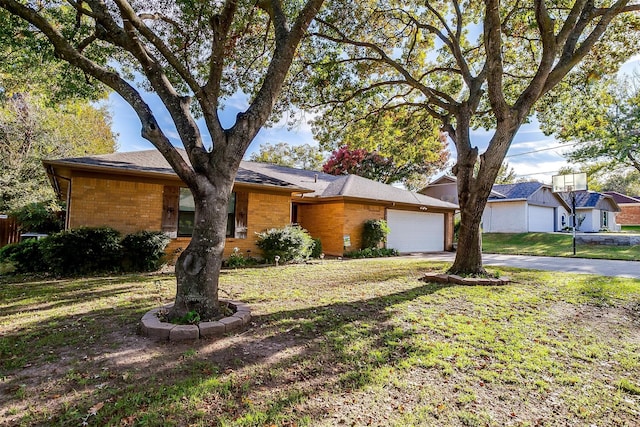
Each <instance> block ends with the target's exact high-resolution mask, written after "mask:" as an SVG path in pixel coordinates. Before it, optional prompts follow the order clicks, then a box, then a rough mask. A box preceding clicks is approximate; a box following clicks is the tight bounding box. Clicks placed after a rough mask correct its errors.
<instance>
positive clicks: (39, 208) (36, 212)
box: [11, 202, 64, 233]
mask: <svg viewBox="0 0 640 427" xmlns="http://www.w3.org/2000/svg"><path fill="white" fill-rule="evenodd" d="M11 216H13V217H14V218H15V219H16V221H17V222H18V225H19V226H20V229H21V230H22V231H23V232H26V231H33V232H39V233H57V232H58V231H60V230H62V228H63V227H64V220H63V217H64V214H63V212H62V211H61V209H60V208H59V207H58V206H52V205H51V204H50V203H45V202H38V203H30V204H28V205H25V206H23V207H21V208H19V209H15V210H13V211H11Z"/></svg>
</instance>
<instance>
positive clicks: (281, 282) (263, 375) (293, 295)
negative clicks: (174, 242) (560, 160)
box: [0, 258, 640, 427]
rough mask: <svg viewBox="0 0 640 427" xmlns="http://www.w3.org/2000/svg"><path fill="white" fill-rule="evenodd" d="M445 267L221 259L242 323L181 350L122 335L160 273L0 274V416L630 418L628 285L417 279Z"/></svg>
mask: <svg viewBox="0 0 640 427" xmlns="http://www.w3.org/2000/svg"><path fill="white" fill-rule="evenodd" d="M446 267H447V266H446V265H445V264H438V263H431V262H427V261H424V260H420V259H398V258H395V259H393V258H391V259H377V260H354V261H326V262H325V263H323V264H320V263H318V264H314V265H300V266H285V267H279V268H276V267H270V268H261V269H248V270H232V271H225V272H223V275H222V283H221V296H225V297H231V298H233V299H238V300H241V301H244V302H247V303H248V304H250V306H251V307H252V309H253V310H254V313H253V314H254V319H253V322H252V324H251V327H250V328H249V329H247V330H246V331H244V332H242V333H239V334H237V335H234V336H230V337H227V338H223V339H219V340H211V341H200V342H194V343H182V344H180V343H165V342H162V343H154V342H151V341H148V340H147V339H145V338H143V337H140V336H138V335H137V334H136V323H137V321H138V320H139V319H140V317H141V316H142V315H143V314H144V313H145V312H146V311H147V310H149V309H151V308H153V307H156V306H157V305H159V304H161V303H166V302H169V301H170V300H171V298H172V295H173V292H174V286H175V284H174V279H173V278H172V277H171V276H121V277H113V278H89V279H75V280H59V281H56V280H25V281H22V280H18V279H16V278H14V279H12V280H8V279H6V278H5V279H2V278H0V425H69V426H80V425H96V426H103V425H113V426H133V425H152V426H171V425H175V426H186V425H193V426H289V427H291V426H335V425H346V426H366V425H374V426H411V425H422V426H434V425H440V426H503V425H513V426H535V425H603V426H604V425H620V426H625V425H627V426H631V425H636V423H637V420H638V414H639V413H640V380H639V378H640V332H639V328H638V325H639V324H640V281H638V280H631V279H620V278H601V277H593V276H583V275H569V274H562V273H545V272H529V271H522V270H511V269H507V268H501V271H502V272H503V273H506V274H508V275H509V276H510V277H511V278H512V279H513V283H512V284H511V285H507V286H502V287H464V286H449V285H441V284H434V283H424V282H421V281H419V280H418V279H419V278H420V277H421V276H422V275H423V273H424V272H427V271H433V270H436V271H441V270H443V269H445V268H446Z"/></svg>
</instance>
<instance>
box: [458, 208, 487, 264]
mask: <svg viewBox="0 0 640 427" xmlns="http://www.w3.org/2000/svg"><path fill="white" fill-rule="evenodd" d="M481 221H482V210H480V212H479V213H478V205H477V202H476V203H467V204H466V206H464V207H462V206H460V231H459V232H458V246H457V249H456V258H455V260H454V262H453V265H452V266H451V268H450V269H449V272H450V273H452V274H471V275H478V274H484V273H486V272H485V270H484V267H483V266H482V244H481V240H480V239H481V236H480V223H481Z"/></svg>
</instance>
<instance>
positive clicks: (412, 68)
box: [302, 0, 640, 273]
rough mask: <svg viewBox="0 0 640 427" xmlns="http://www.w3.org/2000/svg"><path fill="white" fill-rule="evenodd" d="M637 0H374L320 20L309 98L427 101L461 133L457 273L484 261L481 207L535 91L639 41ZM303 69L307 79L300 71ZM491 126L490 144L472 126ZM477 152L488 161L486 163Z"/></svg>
mask: <svg viewBox="0 0 640 427" xmlns="http://www.w3.org/2000/svg"><path fill="white" fill-rule="evenodd" d="M638 9H640V6H639V5H638V1H637V0H617V1H609V0H604V1H603V0H575V1H568V0H553V1H545V0H526V1H519V0H508V1H507V0H504V1H500V0H485V1H469V2H462V1H459V0H437V1H420V2H412V3H407V2H403V1H402V2H401V1H397V0H367V1H361V2H349V3H343V4H336V5H331V7H328V8H326V9H325V10H324V12H323V14H322V16H321V17H319V19H318V20H317V21H318V22H319V29H318V31H316V32H315V33H314V35H315V36H316V38H315V41H314V46H313V47H314V49H310V50H309V51H311V52H315V53H314V54H313V55H311V57H310V58H309V59H308V61H309V63H310V64H311V66H310V67H309V68H308V69H307V70H308V72H309V73H310V76H311V77H313V78H314V79H315V80H314V83H315V87H316V89H317V90H316V91H315V92H314V93H313V94H312V96H310V97H308V98H307V99H306V104H307V105H314V106H316V107H320V106H324V108H325V110H324V111H325V117H323V120H331V117H341V118H343V119H344V118H348V120H350V121H353V122H357V121H359V120H366V119H367V117H370V116H371V115H372V114H384V113H385V112H387V111H395V110H397V109H400V108H409V107H410V108H419V109H420V110H421V111H423V112H424V113H427V114H428V115H429V116H431V117H432V118H433V119H435V120H437V122H438V123H439V125H440V127H441V131H443V132H446V133H447V134H448V136H449V137H450V138H451V139H452V140H453V142H454V143H455V146H456V151H457V161H456V164H455V166H454V168H453V171H454V173H455V175H456V177H457V187H458V199H459V203H460V210H461V228H460V234H459V240H458V250H457V254H456V259H455V262H454V264H453V266H452V267H451V271H452V272H456V273H482V272H484V269H483V266H482V254H481V247H480V239H479V229H480V222H481V218H482V212H483V210H484V207H485V205H486V202H487V199H488V197H489V194H490V192H491V188H492V186H493V183H494V182H495V180H496V177H497V176H498V172H499V170H500V167H501V165H502V163H503V160H504V158H505V155H506V153H507V150H508V149H509V146H510V145H511V142H512V140H513V137H514V135H515V134H516V132H517V131H518V129H519V128H520V126H521V125H522V124H523V123H525V122H526V121H527V119H528V118H529V117H530V114H531V113H532V111H533V108H534V106H535V105H536V102H537V101H538V100H540V99H541V98H543V97H545V96H550V92H551V91H552V89H554V88H555V87H556V86H557V85H558V84H559V83H560V82H562V81H563V79H564V78H565V77H567V75H569V74H570V73H583V74H585V75H587V74H589V73H591V72H594V73H599V72H601V69H603V68H607V67H609V68H611V66H615V65H616V64H618V63H619V62H620V61H622V60H623V59H625V58H626V57H628V56H629V55H631V54H633V53H634V52H635V51H637V50H638V29H639V28H640V26H639V21H640V20H639V17H638V12H637V11H638ZM302 80H304V79H302ZM479 126H482V127H485V128H487V129H493V136H492V137H491V140H490V142H489V145H488V147H487V148H486V149H485V150H484V152H480V150H479V148H478V147H477V145H476V144H474V141H472V139H471V136H470V135H471V134H470V130H471V129H473V128H474V127H479ZM477 163H479V165H478V166H476V164H477Z"/></svg>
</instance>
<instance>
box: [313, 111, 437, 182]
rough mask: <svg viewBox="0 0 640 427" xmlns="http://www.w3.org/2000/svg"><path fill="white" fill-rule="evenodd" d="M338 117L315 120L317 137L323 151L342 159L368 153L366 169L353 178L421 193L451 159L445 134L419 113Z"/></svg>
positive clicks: (346, 115)
mask: <svg viewBox="0 0 640 427" xmlns="http://www.w3.org/2000/svg"><path fill="white" fill-rule="evenodd" d="M334 113H335V114H331V115H326V116H322V117H321V118H317V119H316V120H314V121H313V130H314V135H315V136H316V138H318V140H319V141H320V145H321V147H323V148H324V149H326V150H335V151H334V153H338V155H339V157H343V154H345V153H346V152H347V151H352V152H353V153H357V152H359V151H360V150H363V151H362V152H363V153H367V154H368V156H369V157H368V158H367V160H366V161H365V164H364V165H362V166H361V167H360V168H355V169H353V170H354V172H349V173H355V174H356V175H361V176H364V177H366V178H370V179H374V180H376V181H380V182H384V183H388V184H390V183H396V182H400V183H403V184H404V186H405V187H407V188H408V189H410V190H419V189H421V188H424V186H425V185H426V184H427V183H428V181H429V178H430V177H431V176H433V175H434V174H436V173H438V172H439V171H441V170H443V169H444V167H445V166H446V163H447V161H448V160H449V148H448V142H447V139H446V135H443V134H442V133H441V132H440V130H439V126H438V124H437V123H436V122H435V120H433V118H432V117H430V116H429V115H427V114H425V113H424V111H421V109H419V108H415V107H412V106H407V105H403V106H401V107H398V108H394V109H379V110H376V111H375V112H370V113H369V114H366V115H364V116H351V115H348V114H344V111H339V110H335V111H334ZM345 150H347V151H345ZM332 157H333V155H332ZM345 160H348V158H345ZM334 162H335V161H334ZM355 171H359V172H355ZM329 173H331V172H329Z"/></svg>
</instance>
